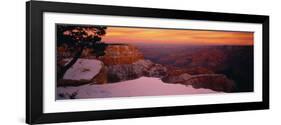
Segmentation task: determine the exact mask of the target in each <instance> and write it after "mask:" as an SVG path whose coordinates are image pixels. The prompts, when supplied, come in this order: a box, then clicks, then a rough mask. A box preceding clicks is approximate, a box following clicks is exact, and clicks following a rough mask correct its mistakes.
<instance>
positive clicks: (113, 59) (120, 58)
mask: <svg viewBox="0 0 281 125" xmlns="http://www.w3.org/2000/svg"><path fill="white" fill-rule="evenodd" d="M143 58H144V57H143V55H142V54H141V53H140V52H139V50H138V49H137V48H136V47H135V46H132V45H127V44H110V45H109V46H108V47H107V48H106V50H105V55H104V56H103V57H101V60H102V62H103V63H104V64H105V65H118V64H131V63H133V62H136V61H138V60H140V59H143Z"/></svg>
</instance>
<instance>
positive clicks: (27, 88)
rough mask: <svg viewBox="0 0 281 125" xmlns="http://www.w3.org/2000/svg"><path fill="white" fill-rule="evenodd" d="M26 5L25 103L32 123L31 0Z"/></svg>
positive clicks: (28, 119)
mask: <svg viewBox="0 0 281 125" xmlns="http://www.w3.org/2000/svg"><path fill="white" fill-rule="evenodd" d="M25 6H26V53H25V54H26V68H25V70H26V97H25V98H26V103H25V106H26V111H25V113H26V114H25V117H26V119H25V122H26V123H27V124H29V123H30V121H31V120H30V113H31V112H30V96H31V95H30V89H29V88H30V86H31V85H30V79H29V78H30V74H29V73H30V69H29V68H30V66H29V65H30V61H29V60H30V56H29V55H30V53H29V51H30V47H29V46H30V2H29V1H27V2H26V4H25Z"/></svg>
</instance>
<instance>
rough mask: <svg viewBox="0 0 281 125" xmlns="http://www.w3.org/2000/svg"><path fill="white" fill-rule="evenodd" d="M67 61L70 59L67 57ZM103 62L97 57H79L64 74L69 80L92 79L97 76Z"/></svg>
mask: <svg viewBox="0 0 281 125" xmlns="http://www.w3.org/2000/svg"><path fill="white" fill-rule="evenodd" d="M66 61H68V62H69V61H70V59H67V60H66ZM102 66H103V63H102V62H101V61H99V60H95V59H78V60H77V61H76V63H75V64H74V65H73V66H72V67H70V68H69V69H68V70H67V71H66V73H65V74H64V76H63V79H67V80H91V79H92V78H93V77H94V76H96V75H97V74H98V73H99V72H100V70H101V68H102Z"/></svg>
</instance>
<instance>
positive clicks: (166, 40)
mask: <svg viewBox="0 0 281 125" xmlns="http://www.w3.org/2000/svg"><path fill="white" fill-rule="evenodd" d="M102 41H105V42H108V43H129V44H130V43H131V44H134V43H138V44H140V43H141V44H186V45H253V33H252V32H230V31H207V30H178V29H153V28H134V27H132V28H131V27H107V30H106V35H105V36H104V37H103V38H102Z"/></svg>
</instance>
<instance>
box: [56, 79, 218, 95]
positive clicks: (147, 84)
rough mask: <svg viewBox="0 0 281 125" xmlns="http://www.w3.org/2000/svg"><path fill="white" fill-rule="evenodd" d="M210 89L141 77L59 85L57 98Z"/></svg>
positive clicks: (182, 93) (207, 90) (169, 92)
mask: <svg viewBox="0 0 281 125" xmlns="http://www.w3.org/2000/svg"><path fill="white" fill-rule="evenodd" d="M214 92H215V91H213V90H210V89H195V88H193V87H192V86H185V85H181V84H169V83H164V82H162V81H161V80H160V79H159V78H153V77H140V78H138V79H135V80H128V81H123V82H119V83H112V84H101V85H89V84H87V85H82V86H77V87H58V88H57V96H56V97H57V99H68V98H70V97H72V98H75V99H76V98H107V97H130V96H159V95H184V94H204V93H214Z"/></svg>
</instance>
